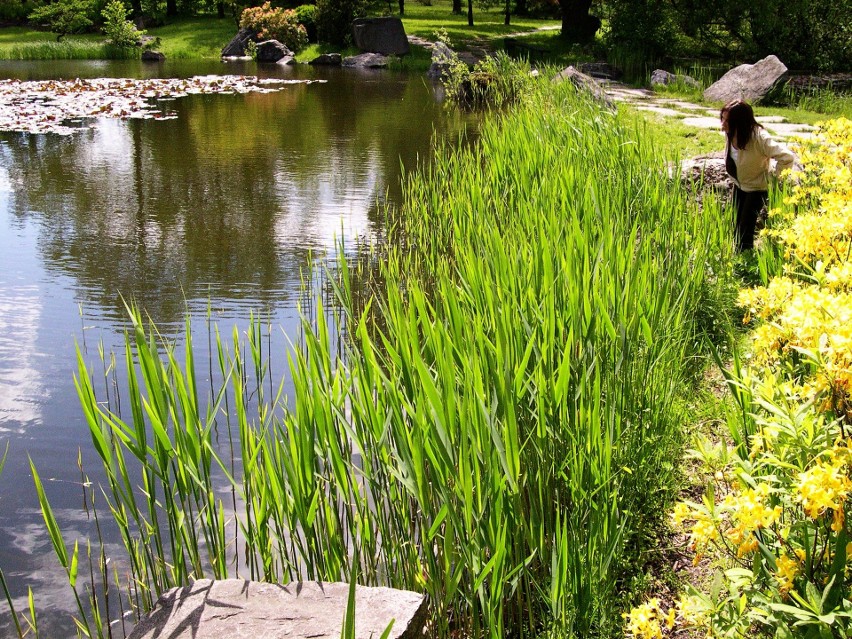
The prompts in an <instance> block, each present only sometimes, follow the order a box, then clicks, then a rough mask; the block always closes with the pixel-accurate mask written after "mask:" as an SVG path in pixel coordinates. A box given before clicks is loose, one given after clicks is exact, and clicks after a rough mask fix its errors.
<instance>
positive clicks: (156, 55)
mask: <svg viewBox="0 0 852 639" xmlns="http://www.w3.org/2000/svg"><path fill="white" fill-rule="evenodd" d="M165 59H166V56H165V55H164V54H162V53H160V52H159V51H150V50H146V51H143V52H142V62H163V61H164V60H165Z"/></svg>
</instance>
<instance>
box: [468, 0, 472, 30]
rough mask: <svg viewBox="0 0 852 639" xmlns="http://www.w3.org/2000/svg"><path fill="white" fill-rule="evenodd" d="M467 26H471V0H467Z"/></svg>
mask: <svg viewBox="0 0 852 639" xmlns="http://www.w3.org/2000/svg"><path fill="white" fill-rule="evenodd" d="M467 26H469V27H472V26H473V0H467Z"/></svg>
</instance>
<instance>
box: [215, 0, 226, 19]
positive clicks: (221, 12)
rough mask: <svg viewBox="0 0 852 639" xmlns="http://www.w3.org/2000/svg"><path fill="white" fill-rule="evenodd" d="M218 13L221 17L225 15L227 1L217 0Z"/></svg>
mask: <svg viewBox="0 0 852 639" xmlns="http://www.w3.org/2000/svg"><path fill="white" fill-rule="evenodd" d="M216 15H217V16H219V17H220V18H224V17H225V3H224V2H217V3H216Z"/></svg>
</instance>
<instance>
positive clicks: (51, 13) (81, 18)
mask: <svg viewBox="0 0 852 639" xmlns="http://www.w3.org/2000/svg"><path fill="white" fill-rule="evenodd" d="M93 11H94V5H93V3H92V0H57V1H56V2H53V3H51V4H46V5H43V6H41V7H38V8H37V9H35V10H34V11H32V12H31V13H30V21H32V22H33V23H35V24H38V25H42V26H46V27H47V28H49V29H50V30H51V31H53V32H54V33H56V34H57V36H58V37H57V40H59V39H61V38H62V37H63V36H65V35H68V34H69V33H80V32H82V31H85V30H86V29H88V28H89V27H91V26H92V24H93V22H92V19H91V14H92V12H93Z"/></svg>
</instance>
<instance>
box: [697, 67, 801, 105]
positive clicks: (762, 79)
mask: <svg viewBox="0 0 852 639" xmlns="http://www.w3.org/2000/svg"><path fill="white" fill-rule="evenodd" d="M786 79H787V67H786V66H784V63H783V62H781V60H779V59H778V58H777V57H776V56H774V55H770V56H766V57H765V58H763V60H759V61H758V62H755V63H754V64H741V65H740V66H738V67H734V68H733V69H731V70H730V71H728V72H727V73H726V74H725V75H723V76H722V77H721V78H720V79H719V80H718V82H714V83H713V84H711V85H710V86H709V87H707V90H706V91H704V99H705V100H707V101H708V102H730V101H731V100H746V101H748V102H760V101H761V100H762V99H763V98H765V97H766V96H767V95H769V94H770V93H772V92H773V91H774V90H775V89H777V88H778V87H780V86H781V85H782V84H783V83H784V81H785V80H786Z"/></svg>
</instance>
